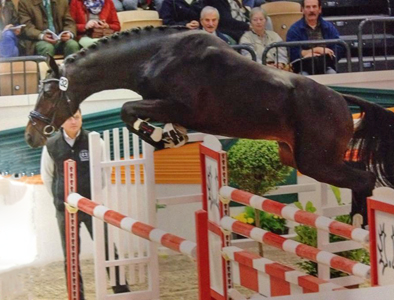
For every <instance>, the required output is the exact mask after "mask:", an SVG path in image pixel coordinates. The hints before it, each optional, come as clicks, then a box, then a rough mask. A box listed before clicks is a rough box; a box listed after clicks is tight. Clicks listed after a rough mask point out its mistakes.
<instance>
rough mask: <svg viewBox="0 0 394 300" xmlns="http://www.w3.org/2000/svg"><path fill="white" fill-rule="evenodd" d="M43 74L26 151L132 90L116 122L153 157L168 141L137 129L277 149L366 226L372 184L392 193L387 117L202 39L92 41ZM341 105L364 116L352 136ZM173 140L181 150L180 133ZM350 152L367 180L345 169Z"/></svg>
mask: <svg viewBox="0 0 394 300" xmlns="http://www.w3.org/2000/svg"><path fill="white" fill-rule="evenodd" d="M48 64H49V66H50V72H48V75H47V77H46V79H45V80H43V81H42V87H41V90H40V92H39V96H38V100H37V104H36V106H35V108H34V110H33V111H32V112H31V113H30V115H29V119H30V120H29V122H28V124H27V127H26V132H25V140H26V142H27V143H28V144H29V145H30V146H31V147H33V148H35V147H39V146H43V145H44V144H45V142H46V139H47V137H48V136H49V135H50V134H51V133H52V132H53V131H54V130H57V129H58V128H59V127H60V126H61V125H62V123H63V122H64V121H65V120H66V119H67V118H69V117H70V116H71V115H73V114H74V113H75V112H76V111H77V109H78V107H79V105H80V103H81V102H82V101H84V99H86V98H87V97H88V96H90V95H92V94H93V93H96V92H100V91H102V90H111V89H130V90H133V91H135V92H137V93H139V94H140V95H141V96H142V98H143V100H141V101H132V102H127V103H125V104H124V105H123V107H122V111H121V118H122V120H123V121H124V122H125V123H126V124H127V125H128V128H129V129H130V130H131V131H132V132H134V133H135V134H137V135H139V136H140V137H141V138H142V139H144V140H145V141H147V142H149V143H151V144H152V145H154V146H156V147H158V148H163V145H164V144H165V143H167V142H168V137H167V139H164V134H163V137H162V135H161V134H156V133H157V132H156V131H155V128H154V127H150V126H149V125H148V123H147V122H144V121H141V120H145V121H146V120H148V119H149V120H154V121H158V122H163V123H174V124H180V125H181V126H183V127H185V128H188V129H193V130H197V131H201V132H205V133H210V134H217V135H224V136H230V137H236V138H249V139H269V140H276V141H278V144H279V154H280V158H281V161H282V162H283V163H284V164H286V165H289V166H292V167H294V168H297V169H298V170H299V171H300V172H301V173H302V174H305V175H307V176H310V177H312V178H314V179H316V180H318V181H321V182H325V183H328V184H331V185H334V186H337V187H344V188H350V189H351V190H352V191H353V196H354V197H353V199H354V200H353V209H352V211H353V213H356V212H360V213H362V214H363V215H364V217H365V216H366V214H365V198H366V197H367V196H370V195H371V194H372V190H373V189H374V187H375V184H376V181H377V179H378V180H379V181H380V183H381V184H383V185H386V186H393V184H394V177H393V172H394V166H393V164H394V160H393V153H392V151H393V149H394V147H393V146H394V114H393V113H392V112H390V111H387V110H385V109H384V108H382V107H380V106H378V105H375V104H373V103H370V102H367V101H365V100H362V99H360V98H357V97H354V96H350V95H342V94H340V93H338V92H335V91H333V90H332V89H330V88H328V87H326V86H323V85H320V84H318V83H316V82H315V81H313V80H311V79H308V78H307V77H304V76H300V75H296V74H292V73H289V72H284V71H280V70H276V69H274V68H270V67H265V66H262V65H260V64H258V63H256V62H253V61H251V60H249V59H248V58H245V57H243V56H242V55H239V54H238V53H237V52H235V51H234V50H233V49H231V47H229V46H228V45H227V44H226V43H224V42H222V41H221V40H220V39H218V38H217V37H215V36H214V35H210V34H207V33H204V32H203V31H190V30H187V29H186V28H182V27H181V28H178V27H158V28H151V27H147V28H144V29H133V30H130V31H125V32H120V33H118V34H115V35H113V36H112V37H106V38H103V39H101V40H99V41H98V42H97V44H93V45H92V46H90V47H89V48H88V49H86V50H81V51H79V52H78V53H76V54H74V55H71V56H69V57H67V58H66V59H65V61H64V63H63V64H62V65H60V66H58V65H57V64H56V63H55V61H54V60H53V58H51V57H49V61H48ZM348 104H352V105H357V106H359V107H360V109H361V111H362V118H361V121H360V122H359V123H358V125H357V126H356V128H354V123H353V119H352V116H351V113H350V110H349V108H348ZM136 125H137V126H136ZM142 125H147V127H146V128H144V126H142ZM174 132H175V133H176V134H178V135H179V136H181V138H180V140H182V135H183V133H182V132H181V131H179V130H175V131H173V132H172V133H174ZM159 133H160V132H159ZM179 136H178V138H179ZM161 138H163V140H161ZM163 141H164V144H163ZM348 150H349V151H350V156H351V157H356V158H357V161H358V163H361V164H362V165H363V166H364V167H365V168H364V170H363V169H359V168H355V167H354V166H353V165H352V164H349V163H348V162H347V161H345V159H344V157H345V153H346V152H347V151H348Z"/></svg>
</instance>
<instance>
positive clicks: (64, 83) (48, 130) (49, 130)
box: [28, 76, 73, 138]
mask: <svg viewBox="0 0 394 300" xmlns="http://www.w3.org/2000/svg"><path fill="white" fill-rule="evenodd" d="M52 82H57V83H58V84H59V89H60V90H61V91H62V94H64V95H65V98H66V99H67V104H68V108H69V113H70V116H72V115H73V114H72V112H71V106H70V104H71V100H70V98H69V97H68V96H67V94H66V91H67V89H68V79H67V78H66V77H63V76H62V77H60V79H57V78H48V79H44V80H41V82H40V83H41V84H42V85H43V87H42V88H44V85H45V84H47V83H52ZM42 97H44V95H43V96H42ZM62 98H63V97H59V98H58V100H56V102H55V105H54V106H53V109H54V110H55V113H54V114H53V117H52V119H50V118H48V117H46V116H44V115H43V114H41V113H40V112H38V111H36V110H32V111H31V112H30V113H29V116H28V118H29V120H30V123H31V125H32V126H33V128H34V129H35V130H37V132H38V133H39V134H40V135H41V136H43V137H44V138H47V137H49V136H50V135H51V134H53V133H54V132H55V131H57V130H58V128H57V127H56V126H55V125H54V124H53V123H54V120H55V116H56V108H57V106H58V104H59V103H60V101H61V100H62ZM36 121H41V122H43V123H45V124H47V125H45V127H44V128H43V130H42V132H41V131H40V130H39V129H38V128H37V127H36V126H37V122H36Z"/></svg>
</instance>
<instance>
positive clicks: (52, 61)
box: [46, 54, 59, 78]
mask: <svg viewBox="0 0 394 300" xmlns="http://www.w3.org/2000/svg"><path fill="white" fill-rule="evenodd" d="M46 62H47V65H48V67H49V68H50V69H51V70H52V71H53V72H54V73H55V75H56V77H57V78H59V66H58V65H57V63H56V61H55V59H54V58H53V57H52V56H51V55H50V54H47V60H46Z"/></svg>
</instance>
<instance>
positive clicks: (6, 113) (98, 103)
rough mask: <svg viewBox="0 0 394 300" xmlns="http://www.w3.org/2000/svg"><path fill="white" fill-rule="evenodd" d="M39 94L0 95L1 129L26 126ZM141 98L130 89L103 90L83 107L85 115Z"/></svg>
mask: <svg viewBox="0 0 394 300" xmlns="http://www.w3.org/2000/svg"><path fill="white" fill-rule="evenodd" d="M37 96H38V95H37V94H31V95H22V96H3V97H0V131H1V130H6V129H11V128H16V127H22V126H26V124H27V121H28V118H27V116H28V115H29V112H30V111H31V110H33V108H34V106H35V103H36V101H37ZM140 99H141V96H140V95H138V94H137V93H134V92H132V91H129V90H112V91H103V92H100V93H97V94H93V95H92V96H90V97H89V98H87V99H86V100H85V101H84V102H82V104H81V108H82V113H83V114H84V115H85V114H89V113H95V112H99V111H105V110H108V109H114V108H119V107H121V106H122V104H123V103H125V102H127V101H132V100H140ZM119 118H120V117H119Z"/></svg>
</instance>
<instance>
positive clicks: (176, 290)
mask: <svg viewBox="0 0 394 300" xmlns="http://www.w3.org/2000/svg"><path fill="white" fill-rule="evenodd" d="M254 250H257V249H254ZM264 256H265V257H267V258H269V259H271V260H278V261H279V262H281V263H283V264H286V265H288V266H292V267H294V264H295V262H296V261H298V260H299V259H298V258H297V257H296V256H293V255H288V254H285V253H283V252H280V251H278V250H276V249H274V248H272V247H270V246H264ZM81 265H82V275H83V279H84V288H85V298H86V300H94V299H96V298H95V283H94V263H93V260H91V259H87V260H82V261H81ZM159 265H160V299H161V300H197V299H198V287H197V270H196V264H195V263H194V261H193V260H192V259H191V258H189V257H187V256H183V255H170V256H166V257H160V258H159ZM20 276H21V279H22V280H23V282H24V288H23V292H22V293H21V294H19V295H18V296H15V297H13V298H6V299H4V300H68V297H67V291H66V283H65V274H64V269H63V263H62V262H55V263H51V264H48V265H46V266H43V267H30V268H27V269H26V270H24V272H23V273H22V274H21V275H20ZM130 288H131V289H132V290H133V286H130ZM134 288H138V286H135V287H134ZM108 289H109V290H110V287H109V286H108ZM242 291H243V292H244V293H247V294H251V293H248V291H247V290H244V289H242ZM2 300H3V299H2Z"/></svg>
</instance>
